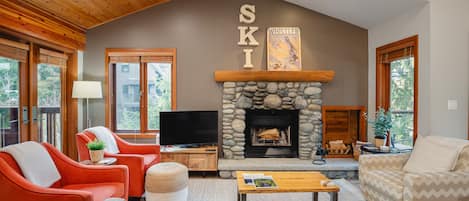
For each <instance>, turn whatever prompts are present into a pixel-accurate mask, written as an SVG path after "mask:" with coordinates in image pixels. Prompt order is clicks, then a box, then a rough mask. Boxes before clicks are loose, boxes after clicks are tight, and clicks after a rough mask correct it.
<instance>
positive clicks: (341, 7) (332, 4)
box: [285, 0, 428, 29]
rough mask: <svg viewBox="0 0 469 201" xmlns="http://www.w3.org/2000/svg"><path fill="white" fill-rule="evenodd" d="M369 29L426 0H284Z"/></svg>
mask: <svg viewBox="0 0 469 201" xmlns="http://www.w3.org/2000/svg"><path fill="white" fill-rule="evenodd" d="M285 1H287V2H290V3H293V4H296V5H299V6H302V7H305V8H308V9H310V10H314V11H316V12H319V13H322V14H325V15H328V16H331V17H334V18H337V19H340V20H343V21H346V22H348V23H351V24H354V25H357V26H360V27H363V28H366V29H369V28H371V27H373V26H374V25H377V24H379V23H382V22H384V21H386V20H388V19H390V18H393V17H395V16H398V15H399V14H402V13H405V12H406V11H408V10H411V9H413V8H416V7H418V6H421V5H424V4H425V3H427V1H428V0H285Z"/></svg>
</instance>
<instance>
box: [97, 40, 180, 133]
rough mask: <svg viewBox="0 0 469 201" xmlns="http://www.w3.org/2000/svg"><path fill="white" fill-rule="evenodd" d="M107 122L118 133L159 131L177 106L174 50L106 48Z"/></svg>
mask: <svg viewBox="0 0 469 201" xmlns="http://www.w3.org/2000/svg"><path fill="white" fill-rule="evenodd" d="M107 59H108V66H109V67H108V69H107V70H108V72H107V83H111V84H110V85H108V86H109V90H108V91H109V92H111V94H109V96H108V98H107V105H106V108H107V109H106V123H107V126H108V127H110V128H111V129H112V130H114V131H115V132H117V133H156V132H158V131H159V126H160V123H159V119H160V118H159V113H160V112H162V111H170V110H172V109H175V108H176V104H175V97H176V96H175V94H176V91H175V89H176V62H175V61H176V51H175V49H107Z"/></svg>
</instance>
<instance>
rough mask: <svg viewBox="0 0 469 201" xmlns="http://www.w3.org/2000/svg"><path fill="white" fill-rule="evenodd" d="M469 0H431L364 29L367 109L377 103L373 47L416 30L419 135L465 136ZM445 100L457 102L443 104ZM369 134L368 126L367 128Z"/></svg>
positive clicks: (413, 33)
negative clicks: (455, 104) (450, 107)
mask: <svg viewBox="0 0 469 201" xmlns="http://www.w3.org/2000/svg"><path fill="white" fill-rule="evenodd" d="M468 20H469V1H468V0H430V1H429V3H428V4H426V5H422V6H421V7H419V8H416V9H414V10H411V11H409V12H407V13H406V14H401V15H399V16H397V17H395V18H393V19H390V20H388V21H387V22H386V23H383V24H380V25H378V26H375V27H372V28H371V29H370V30H369V31H368V44H369V47H368V48H369V68H368V70H369V71H368V83H369V92H368V107H369V108H368V111H369V112H370V113H372V112H373V111H374V109H375V107H376V104H375V96H376V94H375V92H376V77H375V76H376V48H377V47H379V46H382V45H385V44H388V43H391V42H394V41H398V40H401V39H403V38H406V37H409V36H412V35H415V34H418V35H419V73H418V76H419V83H418V84H419V100H418V103H419V114H418V122H419V125H418V127H419V128H418V129H419V131H418V132H419V135H430V134H431V135H442V136H449V137H457V138H464V139H466V138H467V137H468V136H467V133H468V130H467V129H468V111H469V108H468V107H469V106H468V105H469V101H468V97H469V23H468ZM448 100H456V101H457V102H458V109H457V110H448ZM368 130H369V131H368V137H369V139H371V138H373V136H374V135H373V131H372V130H371V128H369V129H368Z"/></svg>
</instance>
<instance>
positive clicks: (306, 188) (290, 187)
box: [236, 171, 340, 201]
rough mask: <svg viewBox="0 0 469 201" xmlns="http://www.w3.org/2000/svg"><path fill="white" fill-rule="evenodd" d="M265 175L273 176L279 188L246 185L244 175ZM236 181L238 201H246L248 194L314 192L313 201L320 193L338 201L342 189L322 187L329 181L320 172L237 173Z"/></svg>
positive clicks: (332, 200) (333, 200)
mask: <svg viewBox="0 0 469 201" xmlns="http://www.w3.org/2000/svg"><path fill="white" fill-rule="evenodd" d="M245 173H248V174H264V175H266V176H272V178H273V179H274V181H275V183H276V184H277V186H278V187H277V188H256V187H255V186H252V185H246V184H245V183H244V179H243V174H245ZM236 180H237V184H238V201H246V194H248V193H288V192H312V193H313V201H317V200H318V193H320V192H325V193H329V194H330V197H331V199H330V200H331V201H337V200H338V193H339V191H340V188H339V187H338V186H322V185H321V180H329V179H328V178H327V177H326V176H324V175H323V174H321V173H320V172H312V171H297V172H280V171H272V172H268V171H237V172H236Z"/></svg>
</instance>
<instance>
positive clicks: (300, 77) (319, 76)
mask: <svg viewBox="0 0 469 201" xmlns="http://www.w3.org/2000/svg"><path fill="white" fill-rule="evenodd" d="M334 75H335V72H334V71H332V70H308V71H306V70H305V71H250V70H239V71H229V70H222V71H215V81H216V82H245V81H270V82H275V81H285V82H329V81H331V80H332V79H333V78H334Z"/></svg>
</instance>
